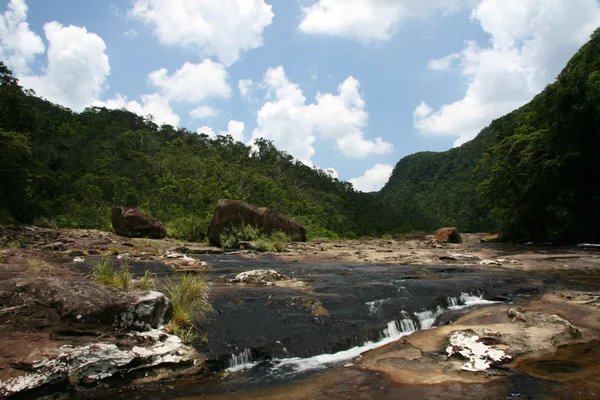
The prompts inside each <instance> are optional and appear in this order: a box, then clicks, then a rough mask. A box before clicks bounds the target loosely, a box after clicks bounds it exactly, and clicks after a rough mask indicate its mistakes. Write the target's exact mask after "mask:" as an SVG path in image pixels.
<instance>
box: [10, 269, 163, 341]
mask: <svg viewBox="0 0 600 400" xmlns="http://www.w3.org/2000/svg"><path fill="white" fill-rule="evenodd" d="M0 292H1V293H4V295H5V296H6V297H7V298H9V299H10V300H9V302H8V303H6V304H2V303H1V302H0V305H3V306H5V307H6V306H7V307H13V308H15V309H20V308H24V309H28V310H30V313H32V314H34V311H35V310H37V309H38V308H39V306H42V307H41V310H43V315H44V318H46V319H47V320H48V321H50V322H48V323H46V324H45V325H48V324H53V325H55V326H57V327H60V328H59V330H60V329H62V330H67V329H79V328H77V326H83V325H85V326H88V327H89V326H94V327H96V328H100V327H111V328H120V329H124V330H134V331H143V330H148V329H153V328H158V327H160V326H162V325H163V324H165V323H166V322H168V321H169V320H170V318H171V313H172V305H171V301H170V300H169V299H168V298H167V297H166V296H165V295H163V294H162V293H159V292H126V291H123V290H121V289H117V288H114V287H109V286H103V285H98V284H96V283H93V282H89V281H87V280H84V279H63V278H58V277H56V278H40V277H37V278H26V279H13V280H7V281H5V282H3V283H2V284H0ZM33 319H35V318H33ZM38 319H39V318H38ZM28 322H29V321H23V323H24V324H27V323H28Z"/></svg>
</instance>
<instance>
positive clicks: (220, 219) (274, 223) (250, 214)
mask: <svg viewBox="0 0 600 400" xmlns="http://www.w3.org/2000/svg"><path fill="white" fill-rule="evenodd" d="M242 224H246V225H252V226H254V227H256V228H260V229H261V230H262V231H263V232H264V233H265V234H266V235H270V234H271V233H273V232H276V231H282V232H285V233H287V234H288V235H290V238H291V239H292V240H293V241H295V242H305V241H306V230H305V229H304V228H303V227H302V226H301V225H299V224H297V223H295V222H294V221H292V220H291V219H289V218H288V217H286V216H285V215H283V214H282V213H280V212H278V211H275V210H272V209H270V208H266V207H256V206H253V205H250V204H247V203H244V202H243V201H239V200H219V202H218V203H217V208H216V210H215V214H214V215H213V219H212V221H211V223H210V226H209V227H208V240H209V242H210V244H212V245H213V246H221V238H220V236H221V233H222V232H223V230H225V228H227V227H229V226H235V225H242Z"/></svg>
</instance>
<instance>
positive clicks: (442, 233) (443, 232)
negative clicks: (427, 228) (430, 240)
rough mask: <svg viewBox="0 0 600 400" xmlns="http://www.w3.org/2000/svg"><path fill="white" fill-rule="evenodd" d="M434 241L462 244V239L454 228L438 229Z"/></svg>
mask: <svg viewBox="0 0 600 400" xmlns="http://www.w3.org/2000/svg"><path fill="white" fill-rule="evenodd" d="M434 239H435V240H437V241H439V242H442V243H462V237H461V236H460V233H459V232H458V229H456V228H441V229H438V231H437V232H436V234H435V236H434Z"/></svg>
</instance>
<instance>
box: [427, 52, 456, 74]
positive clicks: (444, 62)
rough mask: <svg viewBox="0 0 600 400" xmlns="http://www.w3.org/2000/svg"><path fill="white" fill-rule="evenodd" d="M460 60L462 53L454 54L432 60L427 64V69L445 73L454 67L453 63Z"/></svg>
mask: <svg viewBox="0 0 600 400" xmlns="http://www.w3.org/2000/svg"><path fill="white" fill-rule="evenodd" d="M459 59H460V53H453V54H450V55H447V56H446V57H442V58H437V59H433V60H430V61H429V63H428V64H427V68H429V69H432V70H434V71H444V70H447V69H448V68H450V67H451V66H452V63H453V62H454V61H456V60H459Z"/></svg>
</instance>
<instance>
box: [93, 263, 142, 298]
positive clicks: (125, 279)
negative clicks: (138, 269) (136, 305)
mask: <svg viewBox="0 0 600 400" xmlns="http://www.w3.org/2000/svg"><path fill="white" fill-rule="evenodd" d="M129 268H130V265H129V263H121V266H120V267H119V268H118V269H115V265H114V263H113V262H112V261H111V260H110V259H108V258H103V259H102V260H100V261H98V262H97V263H96V264H95V265H94V267H93V269H92V280H93V281H94V282H96V283H99V284H101V285H106V286H114V287H117V288H121V289H125V290H128V289H129V288H130V287H131V281H132V279H133V276H132V275H131V272H130V271H129Z"/></svg>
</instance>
